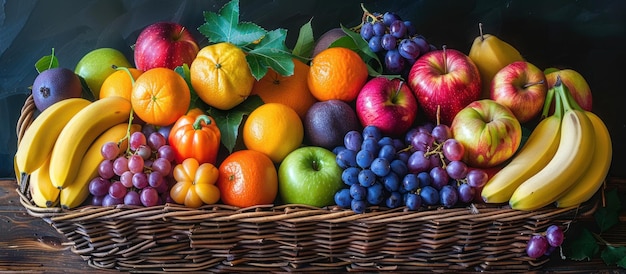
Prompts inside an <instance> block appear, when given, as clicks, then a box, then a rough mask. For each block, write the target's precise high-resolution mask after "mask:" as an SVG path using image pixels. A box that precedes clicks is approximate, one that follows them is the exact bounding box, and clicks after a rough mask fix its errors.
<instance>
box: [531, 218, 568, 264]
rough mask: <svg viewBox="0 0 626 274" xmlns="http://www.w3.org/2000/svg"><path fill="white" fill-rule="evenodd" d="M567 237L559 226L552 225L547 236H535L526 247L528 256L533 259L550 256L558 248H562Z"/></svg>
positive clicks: (546, 233)
mask: <svg viewBox="0 0 626 274" xmlns="http://www.w3.org/2000/svg"><path fill="white" fill-rule="evenodd" d="M564 239H565V235H564V233H563V229H561V227H559V226H557V225H551V226H549V227H548V228H547V229H546V232H545V234H539V235H533V236H531V237H530V239H529V240H528V244H527V245H526V254H527V255H528V257H531V258H534V259H536V258H539V257H541V256H543V255H550V254H551V253H552V252H553V251H554V250H555V249H556V248H557V247H559V246H561V244H562V243H563V240H564Z"/></svg>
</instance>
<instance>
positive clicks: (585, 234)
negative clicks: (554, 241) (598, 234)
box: [563, 228, 600, 261]
mask: <svg viewBox="0 0 626 274" xmlns="http://www.w3.org/2000/svg"><path fill="white" fill-rule="evenodd" d="M563 251H564V254H566V257H568V258H570V259H572V260H576V261H582V260H585V259H587V260H590V259H591V258H592V257H593V256H595V255H596V254H597V253H598V252H599V251H600V246H599V245H598V243H597V242H596V239H595V238H594V236H593V234H592V233H591V232H590V231H589V230H588V229H586V228H583V229H582V231H581V233H580V235H576V237H573V238H571V239H568V240H567V241H566V242H565V243H564V245H563Z"/></svg>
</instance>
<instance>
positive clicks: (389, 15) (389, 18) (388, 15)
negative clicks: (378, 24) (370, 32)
mask: <svg viewBox="0 0 626 274" xmlns="http://www.w3.org/2000/svg"><path fill="white" fill-rule="evenodd" d="M396 20H401V19H400V16H399V15H397V14H396V13H394V12H390V11H388V12H385V13H384V14H383V23H384V24H385V25H386V26H391V24H392V23H393V22H394V21H396Z"/></svg>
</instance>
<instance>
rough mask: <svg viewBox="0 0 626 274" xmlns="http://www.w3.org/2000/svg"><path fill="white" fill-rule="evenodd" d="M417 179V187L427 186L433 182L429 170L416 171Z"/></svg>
mask: <svg viewBox="0 0 626 274" xmlns="http://www.w3.org/2000/svg"><path fill="white" fill-rule="evenodd" d="M416 176H417V180H418V183H419V187H425V186H429V185H431V184H432V183H433V177H431V176H430V172H428V171H422V172H420V173H417V175H416Z"/></svg>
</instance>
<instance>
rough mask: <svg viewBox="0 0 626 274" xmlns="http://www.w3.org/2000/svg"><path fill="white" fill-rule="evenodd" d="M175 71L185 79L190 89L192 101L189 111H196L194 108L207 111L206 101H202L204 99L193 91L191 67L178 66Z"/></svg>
mask: <svg viewBox="0 0 626 274" xmlns="http://www.w3.org/2000/svg"><path fill="white" fill-rule="evenodd" d="M174 71H175V72H176V73H178V75H180V76H181V77H183V79H185V82H186V83H187V87H189V93H190V95H191V100H190V102H189V108H188V110H190V109H194V108H200V109H206V108H207V107H208V105H207V104H206V103H205V102H204V101H202V99H200V97H199V96H198V94H197V93H196V91H195V90H194V89H193V86H192V85H191V74H190V72H189V65H187V64H183V65H182V66H178V67H176V68H174Z"/></svg>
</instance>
